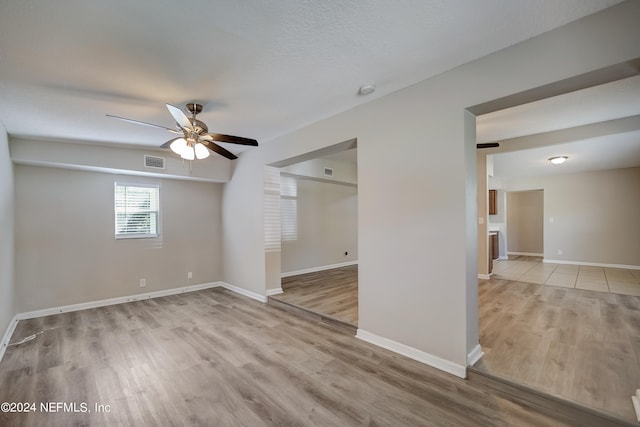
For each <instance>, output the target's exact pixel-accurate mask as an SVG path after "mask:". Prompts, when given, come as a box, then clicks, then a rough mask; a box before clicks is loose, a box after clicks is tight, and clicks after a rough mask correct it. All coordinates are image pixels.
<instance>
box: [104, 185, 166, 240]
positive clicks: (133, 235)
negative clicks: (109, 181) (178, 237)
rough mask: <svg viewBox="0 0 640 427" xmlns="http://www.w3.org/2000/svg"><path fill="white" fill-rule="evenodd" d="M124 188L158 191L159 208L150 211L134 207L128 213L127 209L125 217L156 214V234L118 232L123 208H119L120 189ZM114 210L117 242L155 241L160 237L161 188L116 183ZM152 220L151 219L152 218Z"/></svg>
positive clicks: (151, 208)
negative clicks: (122, 240)
mask: <svg viewBox="0 0 640 427" xmlns="http://www.w3.org/2000/svg"><path fill="white" fill-rule="evenodd" d="M119 187H124V188H125V190H126V189H127V188H152V189H155V190H156V199H157V206H155V207H153V206H151V207H149V209H140V208H138V209H136V208H134V207H130V208H132V209H133V210H131V211H128V212H127V207H125V215H126V214H129V213H130V214H140V213H141V214H147V213H148V214H150V215H153V214H155V232H154V230H150V232H149V233H137V232H118V214H119V213H122V212H121V208H118V206H117V199H118V195H117V194H118V188H119ZM113 208H114V233H115V238H116V240H120V239H153V238H157V237H160V186H159V185H157V184H141V183H129V182H117V181H116V182H114V186H113ZM150 218H151V217H150Z"/></svg>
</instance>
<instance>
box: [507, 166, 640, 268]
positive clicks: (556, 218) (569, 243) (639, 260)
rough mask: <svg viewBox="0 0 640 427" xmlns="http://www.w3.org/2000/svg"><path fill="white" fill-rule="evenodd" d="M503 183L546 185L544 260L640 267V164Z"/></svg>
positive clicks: (511, 186) (518, 186)
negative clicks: (635, 166)
mask: <svg viewBox="0 0 640 427" xmlns="http://www.w3.org/2000/svg"><path fill="white" fill-rule="evenodd" d="M504 184H505V186H506V188H507V189H508V190H522V189H531V188H542V189H544V221H545V223H544V257H545V259H548V260H560V261H567V262H589V263H599V264H618V265H627V266H640V221H639V220H638V219H639V218H640V168H625V169H613V170H606V171H598V172H589V173H579V174H568V175H558V176H550V177H545V178H529V179H521V180H512V181H508V182H505V183H504ZM508 233H509V234H511V224H509V229H508ZM509 250H510V251H511V250H512V248H511V246H509ZM558 250H561V251H562V254H559V253H558Z"/></svg>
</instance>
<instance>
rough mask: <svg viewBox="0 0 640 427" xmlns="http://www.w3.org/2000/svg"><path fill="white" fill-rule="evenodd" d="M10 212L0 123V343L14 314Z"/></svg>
mask: <svg viewBox="0 0 640 427" xmlns="http://www.w3.org/2000/svg"><path fill="white" fill-rule="evenodd" d="M13 209H14V189H13V164H12V163H11V159H10V158H9V144H8V138H7V132H6V131H5V128H4V126H3V125H2V123H1V122H0V339H1V338H2V336H3V335H4V332H5V331H6V330H7V327H8V326H9V322H10V321H11V319H12V318H13V316H14V315H15V314H16V313H15V312H16V310H15V306H14V265H13V259H14V245H13V242H14V231H13V222H14V212H13ZM1 344H2V343H0V345H1Z"/></svg>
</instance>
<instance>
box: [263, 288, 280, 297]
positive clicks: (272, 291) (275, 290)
mask: <svg viewBox="0 0 640 427" xmlns="http://www.w3.org/2000/svg"><path fill="white" fill-rule="evenodd" d="M283 293H284V291H283V290H282V288H273V289H267V296H271V295H278V294H283Z"/></svg>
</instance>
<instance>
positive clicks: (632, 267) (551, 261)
mask: <svg viewBox="0 0 640 427" xmlns="http://www.w3.org/2000/svg"><path fill="white" fill-rule="evenodd" d="M542 262H546V263H549V264H570V265H585V266H588V267H608V268H624V269H626V270H640V265H626V264H604V263H601V262H581V261H565V260H557V259H543V260H542Z"/></svg>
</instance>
